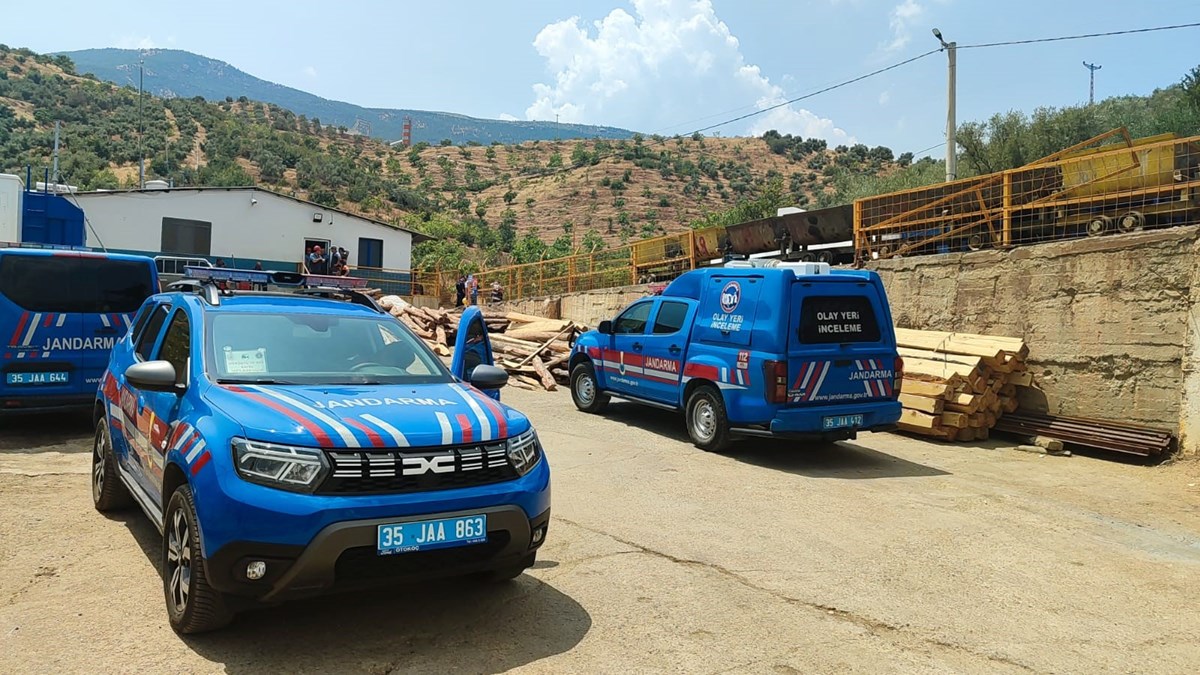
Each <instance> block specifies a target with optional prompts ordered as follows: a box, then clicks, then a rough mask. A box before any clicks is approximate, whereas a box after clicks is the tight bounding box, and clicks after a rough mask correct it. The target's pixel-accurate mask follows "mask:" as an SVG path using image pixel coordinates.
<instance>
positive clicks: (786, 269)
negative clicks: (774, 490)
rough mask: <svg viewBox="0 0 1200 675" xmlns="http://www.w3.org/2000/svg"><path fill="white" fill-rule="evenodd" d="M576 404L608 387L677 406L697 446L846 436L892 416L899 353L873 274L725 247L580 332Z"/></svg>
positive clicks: (596, 406) (895, 415)
mask: <svg viewBox="0 0 1200 675" xmlns="http://www.w3.org/2000/svg"><path fill="white" fill-rule="evenodd" d="M569 365H570V373H571V396H572V398H573V399H574V401H575V405H576V407H578V408H579V409H580V410H582V411H584V412H590V413H595V412H600V411H601V410H602V409H603V408H604V407H605V406H606V405H607V403H608V402H609V400H610V398H611V397H617V398H621V399H624V400H628V401H633V402H637V403H642V404H645V405H650V406H656V407H660V408H667V409H670V410H682V411H683V412H684V414H685V417H686V423H687V430H688V434H689V436H690V437H691V439H692V442H693V443H694V444H695V445H696V446H697V447H699V448H702V449H704V450H710V451H718V450H721V449H723V448H725V447H726V446H727V444H728V443H729V441H730V440H731V439H732V438H733V437H734V436H739V435H741V436H771V437H785V438H810V439H823V440H842V439H849V438H854V437H855V435H856V434H857V433H858V432H859V431H883V430H890V429H893V428H895V424H896V422H897V421H898V420H899V419H900V412H901V406H900V403H899V401H898V396H899V394H900V384H901V379H902V377H903V361H902V360H901V359H900V356H899V354H898V352H897V349H896V337H895V333H894V330H893V327H892V316H891V311H890V309H889V308H888V302H887V296H886V294H885V292H884V288H883V284H882V282H881V281H880V278H879V275H878V274H876V273H875V272H871V271H860V270H831V269H830V268H829V265H828V264H825V263H777V262H775V261H750V260H747V261H732V262H729V263H727V264H726V265H725V266H724V267H719V268H707V269H700V270H694V271H691V272H687V273H685V274H683V275H681V276H680V277H678V278H677V279H675V280H674V281H672V282H671V283H670V284H669V285H668V286H667V287H666V289H664V290H663V292H662V293H661V294H660V295H658V296H654V297H647V298H643V299H640V300H638V301H636V302H634V303H633V304H632V305H630V306H629V307H627V308H626V309H625V310H624V311H622V312H621V313H620V314H619V315H618V316H617V317H616V318H615V319H613V320H612V321H603V322H601V323H600V326H599V329H598V330H594V331H589V332H587V333H584V334H583V335H581V336H580V337H579V338H578V340H577V341H576V343H575V346H574V349H573V353H572V355H571V359H570V362H569Z"/></svg>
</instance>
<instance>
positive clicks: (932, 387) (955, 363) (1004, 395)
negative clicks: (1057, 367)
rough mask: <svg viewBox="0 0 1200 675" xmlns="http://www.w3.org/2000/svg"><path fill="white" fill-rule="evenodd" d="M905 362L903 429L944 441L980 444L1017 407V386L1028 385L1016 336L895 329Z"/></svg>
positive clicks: (1026, 351) (1022, 349)
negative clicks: (998, 422) (972, 441)
mask: <svg viewBox="0 0 1200 675" xmlns="http://www.w3.org/2000/svg"><path fill="white" fill-rule="evenodd" d="M896 342H897V344H898V345H899V351H900V356H901V357H903V359H904V386H903V388H902V389H901V393H900V403H901V405H902V406H903V407H904V411H903V413H902V414H901V417H900V429H901V430H903V431H907V432H911V433H914V434H920V435H923V436H932V437H934V438H939V439H942V440H947V441H970V440H981V439H985V438H987V437H988V434H989V433H990V431H991V429H992V428H993V427H994V426H995V425H996V422H997V420H999V419H1000V417H1001V416H1002V415H1004V414H1005V413H1011V412H1013V411H1015V410H1016V409H1017V387H1019V386H1029V385H1030V384H1032V379H1031V378H1032V375H1031V373H1030V372H1029V371H1028V370H1027V369H1026V366H1025V357H1026V356H1028V355H1029V347H1028V346H1026V344H1025V342H1024V341H1023V340H1021V339H1019V338H1009V337H995V336H990V335H975V334H972V333H945V332H941V331H928V330H912V329H907V328H897V329H896Z"/></svg>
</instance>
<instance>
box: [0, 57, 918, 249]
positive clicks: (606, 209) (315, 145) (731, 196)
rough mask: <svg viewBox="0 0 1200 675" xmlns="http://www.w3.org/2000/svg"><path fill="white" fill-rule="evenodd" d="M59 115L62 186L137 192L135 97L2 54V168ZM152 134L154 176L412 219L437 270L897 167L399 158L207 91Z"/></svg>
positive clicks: (660, 148) (595, 148)
mask: <svg viewBox="0 0 1200 675" xmlns="http://www.w3.org/2000/svg"><path fill="white" fill-rule="evenodd" d="M56 120H58V121H61V122H62V123H63V127H62V152H61V158H60V167H61V170H62V173H63V177H64V180H66V181H68V182H70V183H72V184H74V185H77V186H79V187H80V188H83V189H97V188H106V189H113V188H120V187H133V186H135V185H136V179H137V161H138V156H139V138H138V137H139V134H138V128H139V115H138V95H137V91H136V90H134V89H132V88H130V87H128V86H125V87H119V86H116V85H113V84H111V83H107V82H100V81H98V80H96V79H93V78H91V77H88V76H80V75H77V74H76V67H75V66H74V64H73V63H72V62H71V60H70V59H69V58H67V57H65V56H62V55H59V56H48V55H39V54H35V53H33V52H31V51H28V50H12V49H8V48H4V47H2V46H0V170H2V171H9V172H14V171H15V172H21V171H22V170H23V168H24V166H25V165H27V164H28V165H32V166H34V167H44V166H48V165H49V163H50V159H51V158H50V154H51V148H52V147H53V140H52V133H53V126H54V122H55V121H56ZM141 124H142V125H143V126H144V136H143V138H142V139H141V141H140V145H141V148H142V152H143V153H144V155H145V157H146V162H147V178H148V179H149V178H163V179H168V180H171V181H173V182H174V184H176V185H218V186H220V185H248V184H259V185H262V186H264V187H269V188H272V189H275V190H279V191H282V192H285V193H288V194H294V195H296V196H299V197H304V198H308V199H311V200H313V201H316V202H320V203H324V204H329V205H331V206H333V205H336V206H339V207H340V208H345V209H349V210H353V211H357V212H360V213H363V214H365V215H368V216H371V217H375V218H378V219H381V220H385V221H389V222H395V223H400V222H404V223H406V224H408V225H410V226H412V227H416V228H418V229H424V230H426V231H427V232H430V233H431V234H434V235H436V236H438V237H439V238H440V239H443V240H444V241H442V242H436V243H433V244H432V245H430V246H428V247H427V248H428V249H429V250H428V251H422V252H419V253H420V254H421V255H419V256H418V258H419V259H421V260H423V261H425V262H427V263H428V264H437V263H438V262H441V263H443V264H459V262H460V261H461V260H463V259H467V260H470V261H474V262H475V263H476V264H485V263H487V264H495V263H497V262H500V261H513V260H515V261H518V262H521V261H526V260H533V259H538V258H541V257H543V256H555V255H564V254H567V253H569V252H571V251H574V250H579V249H581V248H587V249H589V250H594V249H595V248H598V247H603V246H609V245H615V244H619V243H622V242H626V241H629V240H631V239H638V238H644V237H649V236H655V235H658V234H662V233H667V232H677V231H680V230H683V229H686V228H687V227H688V226H689V225H690V224H692V223H694V222H697V221H702V220H704V219H712V218H720V217H722V214H726V213H729V212H731V209H734V208H735V207H739V206H741V207H743V209H742V210H741V211H737V212H736V213H739V214H742V215H745V214H746V213H747V212H746V211H745V208H744V207H746V205H748V204H756V205H757V206H755V207H754V208H757V209H759V212H762V213H769V212H771V211H772V210H773V209H774V208H775V206H779V205H784V204H799V205H804V204H808V203H811V202H813V201H828V200H831V199H833V196H832V193H831V192H830V190H831V189H832V182H831V181H832V175H833V172H834V171H835V170H836V169H837V168H839V167H845V168H852V169H853V170H854V171H855V172H856V173H858V174H861V173H872V174H873V173H875V172H883V173H887V172H889V171H894V170H895V169H896V168H897V166H898V165H897V164H896V163H895V162H893V161H892V157H891V151H890V150H888V149H887V148H875V149H868V148H866V146H855V147H853V148H844V147H843V148H836V149H832V150H831V149H828V148H826V147H825V143H824V141H819V140H803V139H799V138H792V137H790V136H780V135H778V134H768V135H767V136H766V137H764V138H705V137H702V136H700V135H696V136H694V137H676V138H670V139H668V138H662V137H643V136H641V135H638V134H634V135H633V136H632V137H631V138H630V139H618V140H606V139H593V140H583V141H530V142H526V143H521V144H511V145H505V144H500V143H495V144H491V145H481V144H478V143H466V144H463V145H457V146H455V145H453V144H450V143H449V142H448V141H443V143H444V144H441V143H440V144H437V145H430V144H428V143H418V144H416V145H415V146H414V147H412V148H393V147H391V146H389V145H388V144H386V143H383V142H380V141H377V140H375V139H372V138H367V137H364V136H361V135H353V134H350V133H347V132H345V131H342V130H339V129H336V128H331V127H329V126H324V125H319V124H317V123H316V121H315V120H312V119H309V118H306V117H304V116H302V115H296V114H295V113H293V112H292V111H289V110H286V109H284V108H281V107H280V106H278V105H275V104H271V103H261V102H257V101H251V100H249V99H246V100H219V101H216V102H211V101H208V100H206V99H204V98H202V97H199V96H196V97H193V98H181V97H174V98H159V97H156V96H147V97H145V100H144V111H143V114H142V121H141ZM756 213H757V212H756ZM751 215H753V214H751ZM426 253H427V254H428V255H426Z"/></svg>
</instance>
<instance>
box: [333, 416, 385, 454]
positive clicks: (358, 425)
mask: <svg viewBox="0 0 1200 675" xmlns="http://www.w3.org/2000/svg"><path fill="white" fill-rule="evenodd" d="M342 421H343V422H345V423H346V424H349V425H350V426H352V427H354V428H355V429H358V430H359V431H361V432H363V433H364V434H366V435H367V439H368V440H370V441H371V445H373V446H375V447H377V448H382V447H383V436H380V435H379V434H377V433H375V430H374V429H372V428H371V427H368V426H367V425H365V424H363V423H362V422H359V421H358V420H356V419H354V418H353V417H344V418H342Z"/></svg>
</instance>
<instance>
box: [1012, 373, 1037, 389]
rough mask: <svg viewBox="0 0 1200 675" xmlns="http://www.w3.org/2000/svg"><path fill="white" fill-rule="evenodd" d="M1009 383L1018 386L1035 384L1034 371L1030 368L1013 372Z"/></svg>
mask: <svg viewBox="0 0 1200 675" xmlns="http://www.w3.org/2000/svg"><path fill="white" fill-rule="evenodd" d="M1008 383H1009V384H1011V385H1015V386H1018V387H1028V386H1030V385H1032V384H1033V373H1031V372H1029V371H1028V370H1023V371H1020V372H1015V373H1012V374H1011V375H1009V376H1008Z"/></svg>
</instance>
